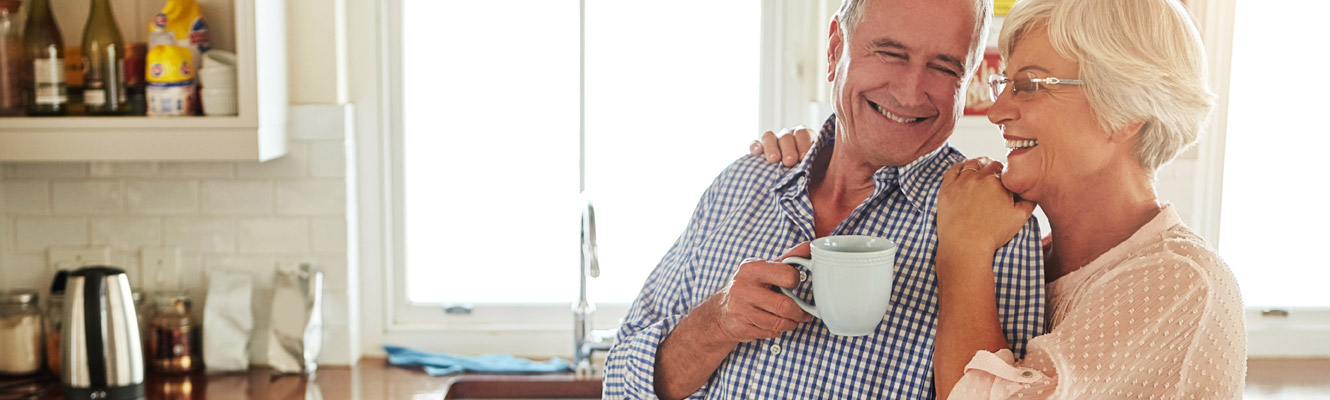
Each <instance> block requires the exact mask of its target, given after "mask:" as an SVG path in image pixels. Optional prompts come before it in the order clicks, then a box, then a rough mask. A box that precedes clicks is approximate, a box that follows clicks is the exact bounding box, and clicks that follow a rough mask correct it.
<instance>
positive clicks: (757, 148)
mask: <svg viewBox="0 0 1330 400" xmlns="http://www.w3.org/2000/svg"><path fill="white" fill-rule="evenodd" d="M748 154H752V155H755V156H760V155H762V141H760V140H754V141H753V144H752V145H749V146H748Z"/></svg>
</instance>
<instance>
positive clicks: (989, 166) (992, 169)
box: [979, 161, 1002, 176]
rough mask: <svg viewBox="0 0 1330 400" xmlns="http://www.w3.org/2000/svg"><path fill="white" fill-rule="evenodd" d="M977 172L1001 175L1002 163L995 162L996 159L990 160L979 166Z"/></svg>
mask: <svg viewBox="0 0 1330 400" xmlns="http://www.w3.org/2000/svg"><path fill="white" fill-rule="evenodd" d="M979 173H980V174H981V175H993V176H1001V175H1002V163H1000V162H997V161H990V162H988V163H986V164H984V165H983V166H982V167H979Z"/></svg>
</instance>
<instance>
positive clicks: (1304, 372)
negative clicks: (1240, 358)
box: [1243, 359, 1330, 400]
mask: <svg viewBox="0 0 1330 400" xmlns="http://www.w3.org/2000/svg"><path fill="white" fill-rule="evenodd" d="M1244 395H1245V396H1244V397H1243V398H1244V399H1247V400H1276V399H1278V400H1284V399H1290V400H1291V399H1299V400H1301V399H1330V359H1307V360H1297V359H1286V360H1273V359H1257V360H1248V361H1247V391H1246V392H1245V393H1244Z"/></svg>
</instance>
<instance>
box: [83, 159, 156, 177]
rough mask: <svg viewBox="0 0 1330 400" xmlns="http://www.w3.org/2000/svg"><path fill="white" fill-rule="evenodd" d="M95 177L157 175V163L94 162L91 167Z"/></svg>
mask: <svg viewBox="0 0 1330 400" xmlns="http://www.w3.org/2000/svg"><path fill="white" fill-rule="evenodd" d="M89 175H91V176H93V177H99V178H101V177H124V176H137V177H147V176H156V175H157V163H155V162H94V163H92V164H91V165H89Z"/></svg>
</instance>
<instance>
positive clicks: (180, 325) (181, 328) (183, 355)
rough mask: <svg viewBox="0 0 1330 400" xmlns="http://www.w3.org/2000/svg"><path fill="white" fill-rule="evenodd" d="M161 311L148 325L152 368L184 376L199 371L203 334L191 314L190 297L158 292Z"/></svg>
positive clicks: (149, 361)
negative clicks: (183, 374)
mask: <svg viewBox="0 0 1330 400" xmlns="http://www.w3.org/2000/svg"><path fill="white" fill-rule="evenodd" d="M154 297H155V298H156V299H155V300H156V304H157V311H156V312H155V313H154V314H153V316H152V319H151V321H150V322H149V323H148V330H149V336H148V365H151V366H152V368H153V369H154V370H156V371H159V372H167V373H184V372H190V371H194V370H196V369H198V368H199V366H200V364H201V363H200V362H201V361H203V359H202V357H200V351H199V350H200V348H201V345H202V341H201V340H200V339H202V335H201V330H200V329H199V327H198V324H196V323H195V322H194V317H193V316H191V315H190V310H189V308H190V304H191V302H190V300H189V295H188V294H186V293H183V292H166V293H158V294H156V295H155V296H154Z"/></svg>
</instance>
